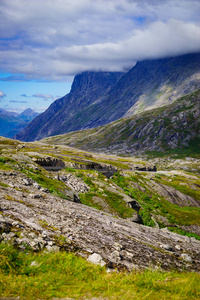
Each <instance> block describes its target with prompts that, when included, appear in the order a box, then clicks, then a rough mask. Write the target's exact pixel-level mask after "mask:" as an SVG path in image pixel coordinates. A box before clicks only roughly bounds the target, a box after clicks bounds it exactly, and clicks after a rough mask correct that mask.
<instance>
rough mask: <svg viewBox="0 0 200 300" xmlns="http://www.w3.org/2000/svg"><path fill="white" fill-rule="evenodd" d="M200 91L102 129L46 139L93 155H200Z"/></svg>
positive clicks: (48, 141)
mask: <svg viewBox="0 0 200 300" xmlns="http://www.w3.org/2000/svg"><path fill="white" fill-rule="evenodd" d="M199 120H200V90H197V91H195V92H193V93H191V94H188V95H187V96H184V97H182V98H180V99H178V100H176V101H175V102H174V103H172V104H171V105H168V106H165V107H162V108H157V109H154V110H151V111H148V112H145V113H141V114H137V115H135V116H132V117H129V118H124V119H121V120H118V121H115V122H112V123H110V124H108V125H104V126H102V127H98V128H94V129H87V130H82V131H78V132H72V133H68V134H64V135H58V136H55V137H49V138H46V139H45V140H44V141H45V142H47V143H58V144H64V145H70V146H73V147H78V148H80V149H85V150H89V151H96V152H102V153H113V154H129V153H132V154H136V153H145V152H146V151H162V152H166V151H167V150H172V149H181V150H180V151H182V152H183V151H184V149H188V148H190V149H191V150H192V151H194V152H196V153H199V147H200V121H199Z"/></svg>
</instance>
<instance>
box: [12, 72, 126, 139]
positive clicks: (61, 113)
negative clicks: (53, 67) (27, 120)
mask: <svg viewBox="0 0 200 300" xmlns="http://www.w3.org/2000/svg"><path fill="white" fill-rule="evenodd" d="M121 75H122V73H109V72H84V73H82V74H81V75H77V76H76V77H75V78H74V82H73V84H72V88H71V91H70V93H69V94H67V95H66V96H64V97H63V98H61V99H58V100H56V101H55V102H54V103H53V104H51V105H50V107H49V108H48V109H47V110H46V111H45V112H44V113H42V114H41V115H40V116H38V117H37V118H36V119H35V120H33V122H31V124H29V125H28V126H27V127H26V128H25V129H24V130H23V131H22V132H21V133H19V134H17V135H16V139H19V140H25V141H31V140H38V139H41V138H43V137H45V136H49V135H54V134H59V133H60V132H65V131H72V130H73V129H74V128H75V127H76V128H80V126H79V124H78V123H77V118H79V114H81V111H83V110H84V109H86V108H87V107H89V106H90V105H91V104H92V103H94V102H95V101H101V99H102V97H103V96H104V95H105V94H106V93H107V92H108V91H109V90H110V89H111V87H112V86H113V85H114V84H115V83H116V81H117V80H118V79H119V78H120V76H121ZM76 123H77V124H76ZM66 128H69V130H67V129H66Z"/></svg>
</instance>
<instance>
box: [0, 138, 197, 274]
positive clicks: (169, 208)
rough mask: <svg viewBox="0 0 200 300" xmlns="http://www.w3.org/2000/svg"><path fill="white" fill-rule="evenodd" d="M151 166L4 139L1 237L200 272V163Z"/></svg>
mask: <svg viewBox="0 0 200 300" xmlns="http://www.w3.org/2000/svg"><path fill="white" fill-rule="evenodd" d="M152 162H153V161H152ZM152 162H151V161H148V162H147V161H144V160H141V159H138V158H135V157H127V158H120V157H117V156H109V155H103V154H102V155H100V154H94V153H91V152H85V151H81V150H76V149H74V148H71V147H67V146H63V145H57V146H55V145H48V144H45V143H41V142H40V143H39V142H34V143H21V142H18V141H14V140H10V139H5V138H1V139H0V186H1V189H0V198H1V201H0V239H1V240H3V241H10V242H11V243H13V244H14V245H15V246H17V247H19V248H20V249H24V247H29V248H32V249H33V250H34V251H39V250H40V249H46V251H60V250H67V251H75V252H76V253H77V254H79V255H81V256H83V257H85V258H87V259H89V260H90V261H93V262H94V261H95V263H99V264H101V265H105V264H106V266H107V267H108V268H118V269H124V268H125V269H128V270H132V269H143V268H146V267H149V265H151V266H153V267H157V266H160V267H161V268H163V269H167V270H169V269H170V270H171V269H173V268H175V269H178V270H183V269H187V270H194V271H200V251H199V249H200V241H199V239H200V189H199V187H200V176H199V173H198V172H197V171H196V172H194V171H191V170H192V169H193V165H194V164H196V165H199V160H198V159H193V160H191V161H190V163H189V164H188V170H187V172H185V171H184V163H183V164H181V161H180V159H179V162H178V165H179V167H178V169H179V170H174V167H172V168H173V170H171V169H170V168H169V165H170V164H169V163H168V164H167V167H165V166H163V168H162V166H161V165H159V164H158V167H157V168H156V167H155V166H154V165H153V164H151V163H152ZM158 168H159V169H158ZM95 259H96V260H95Z"/></svg>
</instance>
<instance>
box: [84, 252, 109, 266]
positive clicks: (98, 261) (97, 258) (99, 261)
mask: <svg viewBox="0 0 200 300" xmlns="http://www.w3.org/2000/svg"><path fill="white" fill-rule="evenodd" d="M87 261H89V262H91V263H93V264H95V265H100V266H101V267H103V266H105V265H106V263H105V261H104V260H103V258H102V256H101V255H100V254H98V253H93V254H92V255H90V256H89V257H88V259H87Z"/></svg>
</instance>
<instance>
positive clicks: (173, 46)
mask: <svg viewBox="0 0 200 300" xmlns="http://www.w3.org/2000/svg"><path fill="white" fill-rule="evenodd" d="M197 51H200V1H199V0H73V1H71V0H45V1H41V0H34V1H29V0H0V108H3V109H6V110H9V111H16V112H22V111H23V110H24V109H26V108H28V107H30V108H32V109H34V110H36V111H37V112H42V111H44V110H45V109H46V108H48V106H49V105H50V104H51V103H52V102H53V101H54V100H55V99H57V98H59V97H61V96H64V95H65V94H67V93H68V92H69V91H70V86H71V83H72V81H73V77H74V76H75V75H76V74H78V73H81V72H83V71H88V70H92V71H123V70H125V69H127V68H130V67H132V66H133V65H134V64H135V63H136V61H138V60H143V59H154V58H160V57H166V56H173V55H179V54H186V53H192V52H197Z"/></svg>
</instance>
